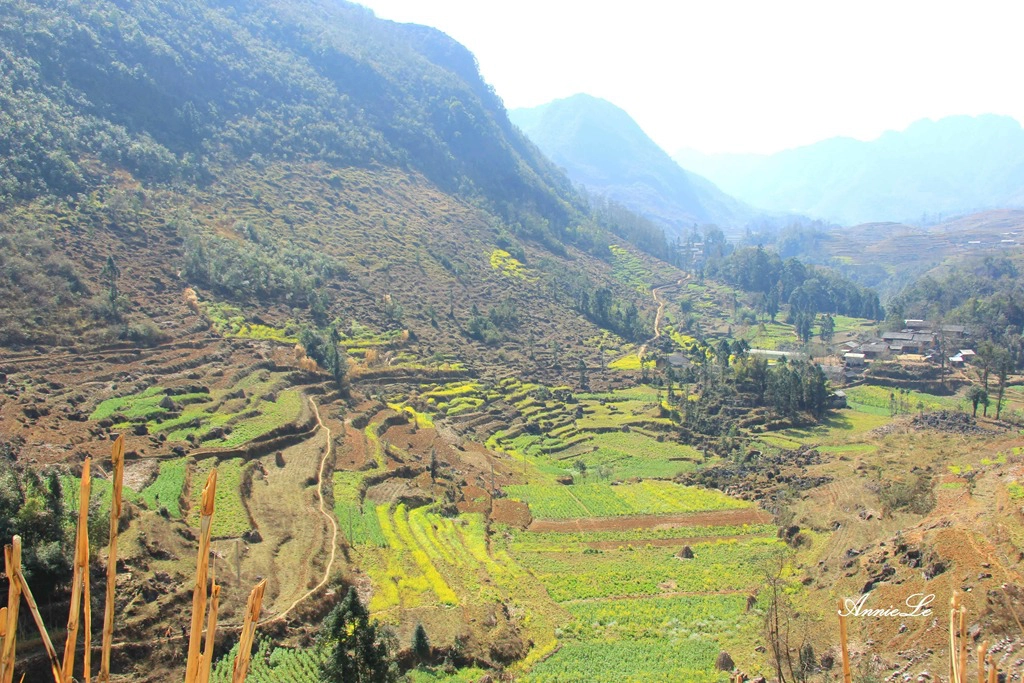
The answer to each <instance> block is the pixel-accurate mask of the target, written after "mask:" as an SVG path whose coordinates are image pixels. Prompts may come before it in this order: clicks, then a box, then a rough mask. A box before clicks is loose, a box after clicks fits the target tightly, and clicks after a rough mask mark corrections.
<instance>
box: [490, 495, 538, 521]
mask: <svg viewBox="0 0 1024 683" xmlns="http://www.w3.org/2000/svg"><path fill="white" fill-rule="evenodd" d="M491 520H492V521H495V522H500V523H502V524H508V525H510V526H517V527H520V528H522V529H525V528H527V527H529V526H530V523H531V522H532V521H533V516H531V515H530V506H528V505H527V504H526V503H520V502H519V501H515V500H509V499H508V498H499V499H497V500H495V501H494V503H493V505H492V506H491Z"/></svg>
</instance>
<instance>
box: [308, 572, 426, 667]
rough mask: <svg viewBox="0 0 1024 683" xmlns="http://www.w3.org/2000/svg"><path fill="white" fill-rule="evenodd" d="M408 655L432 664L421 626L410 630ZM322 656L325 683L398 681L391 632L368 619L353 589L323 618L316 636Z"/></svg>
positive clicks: (421, 662) (418, 625) (392, 634)
mask: <svg viewBox="0 0 1024 683" xmlns="http://www.w3.org/2000/svg"><path fill="white" fill-rule="evenodd" d="M411 645H412V647H411V652H412V656H413V660H414V661H415V663H416V664H417V665H419V666H423V665H425V664H427V663H428V662H430V661H431V659H432V658H433V654H434V650H433V648H432V647H431V645H430V639H429V638H428V637H427V631H426V629H424V628H423V625H422V624H417V625H416V628H415V629H414V630H413V634H412V643H411ZM317 647H318V648H319V650H320V653H321V655H322V657H323V659H322V661H321V664H320V680H321V681H324V683H393V682H394V681H398V680H406V679H404V678H401V672H400V671H399V667H398V663H397V661H396V660H395V656H396V655H397V650H398V643H397V640H396V638H395V634H394V631H392V630H391V629H390V628H389V627H388V626H384V625H382V624H380V623H379V622H375V621H373V620H371V619H370V614H369V612H368V611H367V610H366V607H364V606H363V603H362V602H361V601H360V600H359V594H358V593H356V589H355V588H349V589H348V592H347V593H346V594H345V597H344V598H343V599H342V600H341V602H340V603H338V604H337V605H336V606H335V607H334V609H332V610H331V611H330V613H329V614H328V615H327V617H325V618H324V620H323V623H322V624H321V626H320V632H319V635H318V636H317Z"/></svg>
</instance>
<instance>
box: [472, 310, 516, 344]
mask: <svg viewBox="0 0 1024 683" xmlns="http://www.w3.org/2000/svg"><path fill="white" fill-rule="evenodd" d="M518 326H519V313H518V311H517V309H516V306H515V304H514V303H513V301H512V300H511V299H504V300H503V301H502V302H501V303H499V304H498V305H497V306H491V308H490V309H489V310H488V311H487V315H481V314H480V309H479V308H478V307H477V305H476V304H473V306H472V308H471V309H470V313H469V322H468V323H467V325H466V334H468V335H469V336H470V337H472V338H473V339H476V340H479V341H482V342H484V343H485V344H488V345H496V344H500V343H501V342H502V341H504V340H505V335H506V332H507V331H508V330H514V329H516V328H517V327H518Z"/></svg>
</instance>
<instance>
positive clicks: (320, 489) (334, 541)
mask: <svg viewBox="0 0 1024 683" xmlns="http://www.w3.org/2000/svg"><path fill="white" fill-rule="evenodd" d="M309 404H310V405H311V406H313V413H314V414H315V415H316V423H317V425H318V426H319V427H320V428H322V429H323V430H324V431H325V432H326V433H327V447H326V448H325V449H324V457H323V458H322V459H321V460H320V471H319V472H318V473H317V477H316V495H317V498H319V499H320V514H321V515H323V516H324V517H325V518H326V519H327V522H328V523H329V524H330V525H331V529H332V533H331V556H330V559H329V560H328V561H327V566H326V567H324V578H322V579H321V580H320V583H318V584H317V585H316V586H314V587H313V588H311V589H310V590H309V591H308V592H307V593H306V594H305V595H302V596H300V597H299V598H297V599H296V600H295V602H293V603H292V604H291V605H289V606H288V608H287V609H286V610H284V611H283V612H281V613H279V614H277V615H274V616H271V617H267V618H266V619H264V620H263V621H261V622H260V625H261V626H262V625H265V624H272V623H274V622H277V621H283V620H284V619H286V618H287V617H288V614H289V613H290V612H291V611H292V610H293V609H295V608H296V607H298V606H299V605H300V604H301V603H302V602H304V601H305V600H307V599H309V598H310V597H311V596H312V595H313V594H314V593H316V592H317V591H318V590H320V589H321V588H323V587H324V586H325V585H327V581H328V579H330V577H331V570H332V569H334V560H335V559H336V558H337V554H338V521H337V520H336V519H335V518H334V514H333V513H332V512H331V511H329V510H325V509H324V467H325V466H326V465H327V459H328V458H330V456H331V453H332V452H333V451H334V439H333V437H332V435H331V430H330V428H329V427H328V426H327V425H325V424H324V423H323V420H321V419H320V409H319V408H318V407H317V405H316V402H315V401H314V400H313V399H312V398H311V399H309Z"/></svg>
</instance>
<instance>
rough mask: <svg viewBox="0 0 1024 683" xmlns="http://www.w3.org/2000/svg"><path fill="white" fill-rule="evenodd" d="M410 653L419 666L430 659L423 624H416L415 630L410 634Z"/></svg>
mask: <svg viewBox="0 0 1024 683" xmlns="http://www.w3.org/2000/svg"><path fill="white" fill-rule="evenodd" d="M412 652H413V654H414V655H416V659H417V660H419V662H420V663H421V664H422V663H423V662H426V661H428V660H429V659H430V640H429V639H428V638H427V630H426V629H425V628H423V624H416V630H415V631H413V633H412Z"/></svg>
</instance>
